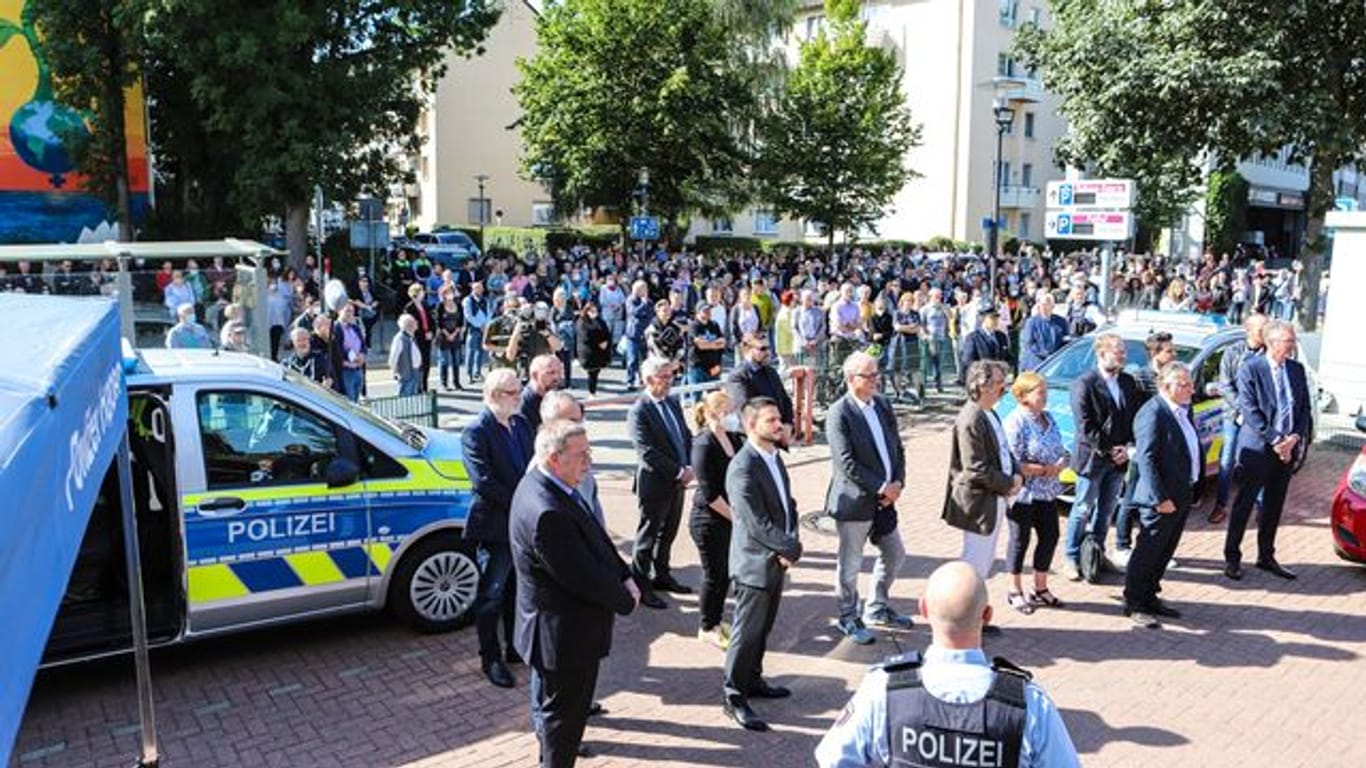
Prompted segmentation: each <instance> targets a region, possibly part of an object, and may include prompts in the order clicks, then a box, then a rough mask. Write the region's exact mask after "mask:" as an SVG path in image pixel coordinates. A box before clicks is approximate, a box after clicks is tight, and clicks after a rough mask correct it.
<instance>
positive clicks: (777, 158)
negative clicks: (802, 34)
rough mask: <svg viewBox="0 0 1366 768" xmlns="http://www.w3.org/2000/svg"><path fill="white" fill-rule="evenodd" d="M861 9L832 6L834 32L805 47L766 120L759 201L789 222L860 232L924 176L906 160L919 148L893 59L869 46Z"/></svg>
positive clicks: (842, 1)
mask: <svg viewBox="0 0 1366 768" xmlns="http://www.w3.org/2000/svg"><path fill="white" fill-rule="evenodd" d="M857 10H858V4H857V3H854V2H849V1H848V0H832V1H831V2H827V6H826V11H827V17H828V20H829V21H828V24H829V29H828V30H825V31H822V32H821V33H820V34H818V35H816V36H815V37H813V38H812V39H811V40H808V41H806V42H805V43H803V44H802V47H801V60H800V63H799V64H798V65H797V67H796V68H795V69H794V70H793V71H792V72H791V73H790V74H789V76H788V78H787V82H786V83H785V84H784V86H783V90H782V92H781V94H780V95H779V98H778V104H777V107H776V108H775V109H774V110H772V112H771V113H769V114H767V115H765V116H764V117H763V118H761V122H760V125H759V136H760V145H761V149H760V161H759V165H758V174H757V176H758V179H759V185H760V189H761V195H762V196H763V198H764V199H766V200H768V201H769V202H771V203H772V204H773V206H774V208H775V209H776V210H777V211H778V212H779V213H782V214H787V215H790V216H793V217H796V218H799V219H807V220H810V221H816V222H820V224H821V225H822V226H824V227H825V229H826V236H827V238H828V239H829V240H830V242H831V243H833V242H834V233H835V232H836V231H845V232H856V231H858V230H859V229H860V228H863V227H866V226H870V225H872V224H873V223H874V222H876V221H877V220H878V219H879V218H881V217H882V215H883V213H884V211H885V209H886V207H887V205H888V204H890V203H891V201H892V198H893V197H894V196H895V195H896V193H897V192H899V191H900V190H901V188H902V187H904V186H905V185H906V183H907V182H908V181H910V180H911V179H912V178H914V177H915V176H917V175H918V174H916V173H915V172H914V171H912V170H911V169H909V168H908V167H907V166H906V163H905V157H906V152H907V151H909V150H910V149H911V148H912V147H914V146H917V145H918V144H919V143H920V127H919V126H918V125H916V124H915V123H914V122H913V121H912V119H911V113H910V110H909V108H908V107H907V106H906V100H905V96H904V95H903V93H902V91H901V69H900V66H899V65H898V64H897V62H896V58H895V57H894V56H893V55H892V54H891V53H889V52H887V51H884V50H882V49H881V48H876V47H873V46H869V45H868V44H867V43H866V42H865V35H866V25H865V24H864V23H862V22H860V21H859V20H858V18H857Z"/></svg>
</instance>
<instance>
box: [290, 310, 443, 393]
mask: <svg viewBox="0 0 1366 768" xmlns="http://www.w3.org/2000/svg"><path fill="white" fill-rule="evenodd" d="M416 332H417V318H415V317H413V316H412V315H409V314H407V313H404V314H402V315H399V316H398V333H396V334H394V340H393V342H391V343H390V344H389V370H390V371H393V374H394V378H395V379H397V380H398V394H399V395H400V396H404V395H416V394H417V392H418V376H419V374H420V373H421V371H422V350H420V349H418V347H417V340H416V339H415V338H414V337H413V334H414V333H416ZM292 335H293V334H292V333H291V336H292Z"/></svg>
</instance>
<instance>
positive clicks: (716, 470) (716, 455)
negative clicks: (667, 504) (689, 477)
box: [688, 429, 745, 630]
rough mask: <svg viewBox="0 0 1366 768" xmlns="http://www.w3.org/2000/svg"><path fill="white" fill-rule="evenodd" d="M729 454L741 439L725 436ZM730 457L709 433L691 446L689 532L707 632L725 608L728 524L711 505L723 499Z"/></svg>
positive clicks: (727, 576) (706, 432)
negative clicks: (696, 559) (699, 562)
mask: <svg viewBox="0 0 1366 768" xmlns="http://www.w3.org/2000/svg"><path fill="white" fill-rule="evenodd" d="M727 436H728V437H729V439H730V446H731V449H732V450H735V451H739V450H740V446H742V445H744V440H745V437H744V435H741V434H738V433H734V432H730V433H727ZM730 460H731V457H730V456H727V455H726V450H725V448H723V447H722V445H721V442H720V440H718V439H717V437H716V435H715V433H713V432H712V431H711V430H710V429H704V430H702V432H701V433H699V434H698V435H697V437H696V439H694V440H693V444H692V466H693V472H695V473H696V474H697V490H696V491H694V492H693V497H692V502H693V503H692V515H691V516H690V517H689V519H688V531H689V533H691V534H692V539H693V542H694V543H696V544H697V553H698V554H699V555H700V556H701V559H702V589H701V590H700V591H701V595H700V597H701V601H700V602H701V605H700V608H701V614H702V629H704V630H710V629H712V628H714V627H716V626H717V625H718V624H720V623H721V614H722V613H723V612H724V610H725V607H726V588H727V586H729V584H730V532H731V522H730V520H728V519H727V518H725V517H722V516H721V515H719V514H717V513H716V511H715V510H713V509H712V508H711V503H712V502H713V501H715V500H716V499H717V498H722V499H726V501H728V502H729V501H730V499H728V498H727V497H726V468H727V467H729V466H730Z"/></svg>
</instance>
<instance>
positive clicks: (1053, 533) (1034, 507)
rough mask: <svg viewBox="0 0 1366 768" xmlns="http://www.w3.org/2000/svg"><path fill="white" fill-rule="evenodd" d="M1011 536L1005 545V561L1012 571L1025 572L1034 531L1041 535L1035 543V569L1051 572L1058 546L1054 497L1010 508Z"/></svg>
mask: <svg viewBox="0 0 1366 768" xmlns="http://www.w3.org/2000/svg"><path fill="white" fill-rule="evenodd" d="M1009 517H1010V518H1012V519H1011V520H1010V539H1009V544H1007V546H1006V552H1007V554H1006V564H1007V566H1008V568H1009V570H1010V572H1011V573H1024V561H1025V552H1027V551H1028V550H1029V537H1030V532H1031V531H1037V532H1038V534H1039V540H1038V543H1037V544H1036V545H1035V546H1034V560H1033V565H1034V572H1035V573H1048V569H1049V568H1051V567H1052V566H1053V552H1054V551H1055V550H1057V548H1058V503H1057V502H1056V501H1055V500H1053V499H1037V500H1035V501H1031V502H1028V503H1025V504H1016V505H1015V507H1014V508H1013V509H1011V511H1010V514H1009Z"/></svg>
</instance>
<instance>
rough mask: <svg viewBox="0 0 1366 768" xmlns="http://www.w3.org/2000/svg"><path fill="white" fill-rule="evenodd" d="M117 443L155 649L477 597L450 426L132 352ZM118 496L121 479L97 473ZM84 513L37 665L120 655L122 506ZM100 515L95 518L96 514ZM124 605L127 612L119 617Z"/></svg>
mask: <svg viewBox="0 0 1366 768" xmlns="http://www.w3.org/2000/svg"><path fill="white" fill-rule="evenodd" d="M128 369H129V370H128V376H127V380H128V391H129V406H130V422H131V423H130V429H129V440H130V444H131V446H130V447H131V449H132V451H131V452H132V454H133V468H134V473H133V474H134V483H133V485H134V488H133V489H132V490H133V497H134V503H135V507H136V509H137V512H138V530H139V545H140V546H139V550H140V553H139V554H140V557H141V561H142V565H143V581H144V584H145V591H146V595H147V597H146V600H147V607H148V611H147V613H148V619H149V629H150V632H151V634H152V636H153V638H154V639H155V640H156V641H157V642H161V643H168V642H176V641H179V640H184V639H188V638H193V637H198V636H203V635H208V634H214V633H221V632H229V631H233V630H238V629H243V628H247V627H255V626H262V625H266V624H273V623H279V622H284V621H293V620H298V619H304V618H309V617H315V616H323V615H328V614H333V613H341V612H347V611H357V610H365V609H378V608H385V607H387V608H389V609H390V610H391V611H392V612H393V613H394V614H395V615H396V616H398V617H399V618H401V619H402V620H404V621H405V622H406V623H408V624H410V625H411V626H413V627H415V628H417V629H419V630H421V631H426V632H437V631H444V630H449V629H452V628H454V627H456V626H458V625H459V624H460V623H461V622H462V621H463V620H464V619H465V618H466V615H467V614H468V612H469V609H470V606H471V605H472V604H473V602H474V597H475V593H476V591H477V589H478V582H479V570H478V567H477V565H476V563H475V558H474V554H473V549H472V548H471V547H469V546H468V545H466V544H465V542H464V541H463V540H462V531H463V526H464V523H465V519H466V516H467V514H468V508H469V502H470V481H469V476H468V475H467V474H466V472H465V468H464V463H463V461H462V455H461V447H460V440H459V437H458V435H455V434H450V433H445V432H441V431H437V430H424V429H419V428H416V427H411V426H405V425H399V424H395V423H392V422H389V421H387V420H384V419H382V418H379V417H376V416H374V415H373V414H371V413H370V412H369V411H367V410H365V409H363V408H359V407H357V406H355V405H353V404H352V403H350V402H348V401H346V400H344V399H342V398H339V397H337V396H335V395H334V394H332V393H331V392H328V391H326V390H324V389H322V388H320V387H318V386H316V385H314V384H312V383H311V382H309V381H306V380H304V379H302V378H300V377H297V376H295V375H294V374H292V373H290V372H287V371H285V370H284V369H283V368H281V367H280V366H278V365H275V364H273V363H270V362H268V361H262V360H260V359H257V358H254V357H250V356H246V355H237V354H227V353H225V354H214V353H212V352H208V351H199V350H195V351H189V350H145V351H143V352H141V353H139V356H138V357H137V358H136V359H134V360H130V361H128ZM105 483H106V486H109V488H108V490H109V493H107V494H105V495H107V496H109V498H110V499H111V500H114V499H116V498H117V494H116V491H117V476H116V475H114V474H113V473H111V475H110V477H108V478H106V480H105ZM108 506H109V507H110V508H109V509H107V510H106V509H97V510H96V511H95V514H94V515H93V516H92V522H91V527H90V530H89V531H87V535H86V539H85V541H84V542H83V544H82V551H81V556H80V559H79V561H78V563H77V566H76V569H75V571H74V572H73V574H72V579H71V585H70V587H69V589H68V594H67V599H66V600H64V602H63V607H62V611H61V613H60V614H59V616H58V619H57V623H56V625H55V626H54V629H53V635H52V639H51V640H50V641H49V646H48V659H49V661H58V660H65V659H70V658H80V657H85V656H90V655H95V654H100V653H107V652H116V651H119V650H122V648H123V647H124V643H125V642H126V636H127V626H126V622H123V621H121V620H120V619H119V618H118V611H117V610H110V609H111V607H112V608H117V607H118V603H119V601H120V600H126V597H123V594H124V593H125V592H126V588H125V587H124V586H123V585H121V584H119V583H117V579H116V578H111V574H113V573H116V572H117V566H120V565H121V563H122V556H123V555H122V552H123V545H122V541H121V532H120V530H119V525H118V510H117V503H113V504H110V505H108ZM106 518H107V519H106ZM124 615H126V612H125V614H124Z"/></svg>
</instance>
